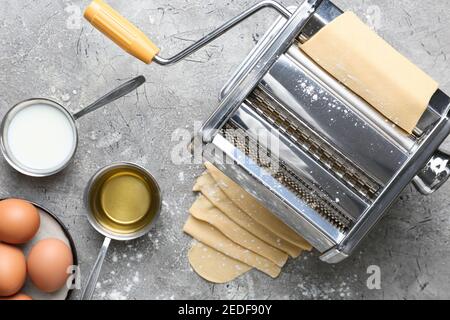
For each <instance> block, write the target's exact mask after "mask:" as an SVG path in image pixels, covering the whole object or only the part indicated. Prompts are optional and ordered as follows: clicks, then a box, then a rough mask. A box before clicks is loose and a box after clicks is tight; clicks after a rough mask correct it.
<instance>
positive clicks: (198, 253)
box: [188, 241, 252, 284]
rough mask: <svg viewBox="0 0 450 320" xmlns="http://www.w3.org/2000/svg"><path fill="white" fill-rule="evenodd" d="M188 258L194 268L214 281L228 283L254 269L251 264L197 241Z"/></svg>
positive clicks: (203, 276) (201, 275)
mask: <svg viewBox="0 0 450 320" xmlns="http://www.w3.org/2000/svg"><path fill="white" fill-rule="evenodd" d="M188 259H189V263H190V265H191V267H192V269H194V271H195V272H196V273H197V274H198V275H199V276H200V277H202V278H203V279H205V280H207V281H209V282H212V283H219V284H222V283H227V282H230V281H233V280H235V279H236V278H238V277H240V276H242V275H243V274H245V273H247V272H248V271H250V270H252V267H251V266H249V265H247V264H245V263H243V262H241V261H238V260H236V259H233V258H230V257H229V256H227V255H225V254H223V253H221V252H219V251H217V250H214V249H213V248H211V247H209V246H207V245H205V244H203V243H201V242H197V241H194V242H193V244H192V246H191V249H190V250H189V253H188Z"/></svg>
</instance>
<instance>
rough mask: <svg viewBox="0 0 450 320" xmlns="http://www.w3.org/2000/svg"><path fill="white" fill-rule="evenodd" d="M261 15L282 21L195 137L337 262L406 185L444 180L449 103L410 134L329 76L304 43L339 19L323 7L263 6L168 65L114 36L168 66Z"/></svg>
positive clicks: (316, 3)
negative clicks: (271, 12)
mask: <svg viewBox="0 0 450 320" xmlns="http://www.w3.org/2000/svg"><path fill="white" fill-rule="evenodd" d="M265 7H271V8H274V9H276V10H277V11H278V12H279V13H280V14H281V17H280V18H279V19H278V20H277V21H276V22H275V24H274V25H273V26H272V27H271V28H270V30H269V31H268V32H267V33H266V34H265V36H264V37H263V38H262V39H261V40H260V41H259V43H258V44H257V46H256V47H255V48H254V49H253V51H252V52H251V53H250V55H249V56H248V57H247V58H246V59H245V61H244V62H243V63H242V64H241V66H240V68H239V69H238V70H237V72H236V73H235V74H234V76H233V77H232V78H231V80H230V81H229V82H228V84H227V85H226V86H225V87H224V89H223V91H222V93H221V99H220V105H219V107H218V108H217V110H216V111H215V112H214V113H213V114H212V115H211V117H210V118H209V119H208V120H207V121H206V123H205V124H204V125H203V127H202V130H201V132H200V133H199V135H198V138H199V139H198V140H199V141H200V145H201V146H202V150H203V156H204V158H205V159H207V160H208V161H210V162H213V163H214V164H215V165H216V166H217V167H218V168H219V169H220V170H222V171H223V172H224V173H225V174H226V175H228V176H229V177H230V178H232V179H233V180H235V181H236V182H237V183H239V184H240V185H241V186H242V187H243V188H244V189H245V190H246V191H248V192H249V193H250V194H252V195H253V196H254V197H255V198H257V199H258V200H259V201H261V202H262V203H263V204H264V205H265V206H266V207H267V208H268V209H270V210H271V211H272V212H273V213H274V214H276V215H277V216H278V217H279V218H280V219H282V220H283V221H284V222H285V223H287V224H288V225H289V226H291V227H292V228H293V229H294V230H296V231H297V232H298V233H299V234H300V235H302V236H303V237H304V238H305V239H306V240H307V241H309V242H310V243H311V245H313V246H314V247H315V248H316V249H317V250H318V251H320V252H321V253H322V255H321V259H322V260H323V261H326V262H328V263H338V262H340V261H342V260H344V259H345V258H347V257H349V256H350V255H351V254H352V252H353V251H354V250H355V248H356V246H357V245H358V244H359V243H360V242H361V240H362V239H363V238H364V237H365V236H366V235H367V233H368V232H369V231H370V230H371V229H372V228H373V227H374V226H375V224H376V223H377V222H378V221H379V220H380V219H381V218H382V217H383V215H384V214H385V213H386V212H387V211H388V209H389V207H390V206H391V205H392V203H393V202H394V201H395V199H396V198H397V197H398V196H399V195H400V193H401V192H402V190H403V189H404V188H405V187H406V186H407V185H408V184H409V183H410V182H413V183H414V184H415V186H416V187H417V188H418V190H419V191H420V192H422V193H423V194H425V195H427V194H431V193H433V192H434V191H436V190H437V189H438V188H439V187H440V186H442V185H443V184H444V182H445V181H446V180H447V179H448V177H449V173H450V164H449V159H450V157H449V155H447V154H446V153H445V152H443V151H441V150H440V146H441V144H442V143H443V142H444V140H445V139H446V138H447V136H448V135H449V133H450V122H449V119H448V112H449V107H450V98H449V97H448V96H447V95H445V94H444V93H443V92H442V91H440V90H437V91H436V93H435V94H434V95H433V97H432V99H431V100H430V102H429V105H428V108H427V110H426V111H425V113H424V114H423V116H422V118H421V119H420V121H419V123H418V124H417V126H416V128H415V130H414V132H413V133H412V134H409V133H407V132H405V131H403V130H401V129H400V128H398V127H396V126H395V125H393V124H392V123H391V122H389V121H388V120H386V118H385V117H384V116H382V115H381V114H380V113H379V112H378V111H376V110H375V109H374V108H373V107H371V106H370V105H369V104H368V103H367V102H365V101H364V100H363V99H362V98H360V97H359V96H357V95H356V94H354V93H353V92H351V91H350V90H349V89H347V87H345V86H344V85H343V84H341V83H340V82H338V81H337V80H336V79H334V78H333V77H332V76H331V75H330V74H328V73H327V72H325V71H324V70H323V69H322V68H320V67H319V66H318V65H317V64H316V63H315V62H313V61H312V60H311V59H310V58H309V57H308V56H306V55H305V54H304V53H302V51H301V50H300V49H299V44H301V43H304V42H305V41H307V40H308V39H310V38H311V37H313V36H314V35H315V34H316V33H317V32H318V31H319V30H321V29H322V28H323V27H324V26H326V25H327V24H328V23H330V22H332V21H333V20H334V19H335V18H337V17H338V16H340V15H341V14H342V13H343V12H342V11H341V10H340V9H339V8H338V7H336V6H335V5H334V4H333V3H332V2H330V1H328V0H322V1H320V0H307V1H304V2H303V3H302V4H301V5H299V7H295V8H289V9H286V8H284V7H282V6H281V5H280V4H278V3H277V2H274V1H262V2H260V3H259V4H257V5H256V6H254V7H253V8H251V9H249V10H248V11H246V12H244V13H242V14H241V15H240V16H238V17H236V18H235V19H233V20H231V21H230V22H228V23H226V24H225V25H223V26H222V27H220V28H219V29H217V30H216V31H214V32H212V33H211V34H209V35H207V36H206V37H204V38H203V39H201V40H200V41H198V42H196V43H194V44H193V45H192V46H190V47H189V48H187V49H185V50H184V51H182V52H181V53H179V54H177V55H175V56H174V57H172V58H168V59H166V58H162V57H161V56H160V55H159V50H158V49H155V47H151V48H150V49H149V50H150V51H152V52H151V54H150V55H149V56H147V59H146V58H145V55H144V58H143V56H142V55H139V54H138V53H137V52H134V51H133V50H130V48H129V47H126V45H124V43H122V42H121V39H118V38H117V37H116V38H114V37H111V38H112V39H113V40H114V41H116V42H117V43H118V44H119V45H121V46H122V47H124V48H125V49H126V50H127V51H129V52H130V53H132V54H134V55H135V56H137V57H138V58H140V59H141V60H143V61H145V62H148V63H149V62H151V61H154V62H156V63H158V64H161V65H168V64H171V63H175V62H178V61H180V60H181V59H183V58H184V57H186V56H187V55H189V54H191V53H193V52H195V51H196V50H198V49H199V48H201V47H202V46H204V45H205V44H207V43H209V42H210V41H212V40H214V39H216V38H217V37H219V36H220V35H221V34H223V33H224V32H225V31H227V30H228V29H230V28H231V27H233V26H235V25H236V24H237V23H239V22H240V21H242V20H243V19H245V18H247V17H248V16H250V15H252V14H253V13H255V12H257V11H259V10H260V9H262V8H265ZM92 20H93V19H90V21H91V22H93V21H92ZM93 24H94V25H95V23H93ZM97 27H98V28H99V29H102V28H104V24H102V25H101V26H100V27H99V26H98V25H97ZM102 31H103V32H105V30H102ZM105 33H107V32H105ZM355 58H357V57H355Z"/></svg>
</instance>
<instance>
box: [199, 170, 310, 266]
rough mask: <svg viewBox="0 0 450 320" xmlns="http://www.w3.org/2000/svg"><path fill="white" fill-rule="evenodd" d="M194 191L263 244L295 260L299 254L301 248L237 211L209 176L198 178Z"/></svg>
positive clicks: (236, 207) (237, 208) (239, 210)
mask: <svg viewBox="0 0 450 320" xmlns="http://www.w3.org/2000/svg"><path fill="white" fill-rule="evenodd" d="M194 191H199V192H201V193H202V194H203V195H204V196H205V197H206V198H208V200H209V201H211V202H212V203H213V204H214V205H215V206H216V207H217V208H219V209H220V211H222V212H223V213H225V214H226V215H227V216H228V217H229V218H230V219H231V220H233V221H234V222H236V223H237V224H238V225H239V226H241V227H242V228H244V229H245V230H247V231H248V232H250V233H251V234H253V235H254V236H256V237H258V238H259V239H261V240H263V241H264V242H266V243H268V244H270V245H271V246H273V247H275V248H278V249H280V250H282V251H284V252H286V253H287V254H289V255H290V256H291V257H293V258H297V257H298V256H299V255H300V254H301V252H302V249H301V248H299V247H297V246H294V245H293V244H292V243H290V242H287V241H285V240H283V239H281V238H280V237H278V236H276V235H275V234H274V233H273V232H271V231H270V230H269V229H267V228H266V227H264V226H263V225H261V224H260V223H259V222H257V221H256V220H253V219H252V218H251V217H250V216H249V215H248V214H246V213H245V212H243V211H242V210H241V209H239V207H238V206H236V205H235V204H234V203H233V201H231V200H230V199H229V198H228V197H227V196H226V194H225V193H224V192H223V191H222V189H220V187H219V186H218V185H217V183H216V181H215V180H214V179H213V178H212V177H211V175H209V174H204V175H202V176H200V177H199V178H198V179H197V182H196V184H195V186H194Z"/></svg>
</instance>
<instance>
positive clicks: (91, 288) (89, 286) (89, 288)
mask: <svg viewBox="0 0 450 320" xmlns="http://www.w3.org/2000/svg"><path fill="white" fill-rule="evenodd" d="M110 244H111V239H110V238H105V241H104V242H103V246H102V248H101V250H100V253H99V255H98V257H97V260H96V261H95V264H94V267H93V269H92V271H91V274H90V275H89V279H88V281H87V283H86V286H85V288H84V290H83V294H82V295H81V300H92V297H93V296H94V292H95V288H96V286H97V281H98V278H99V276H100V272H101V271H102V267H103V262H104V261H105V257H106V254H107V252H108V248H109V245H110Z"/></svg>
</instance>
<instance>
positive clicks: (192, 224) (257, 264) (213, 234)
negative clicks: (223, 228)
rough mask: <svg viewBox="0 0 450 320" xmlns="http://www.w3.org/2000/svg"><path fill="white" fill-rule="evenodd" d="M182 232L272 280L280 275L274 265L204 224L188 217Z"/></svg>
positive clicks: (279, 271) (279, 270) (278, 269)
mask: <svg viewBox="0 0 450 320" xmlns="http://www.w3.org/2000/svg"><path fill="white" fill-rule="evenodd" d="M183 230H184V232H186V233H187V234H189V235H190V236H191V237H193V238H194V239H196V240H197V241H199V242H201V243H203V244H206V245H207V246H210V247H211V248H213V249H215V250H217V251H219V252H221V253H223V254H225V255H227V256H229V257H230V258H233V259H235V260H238V261H241V262H243V263H245V264H247V265H249V266H252V267H254V268H256V269H258V270H259V271H261V272H264V273H266V274H268V275H269V276H271V277H272V278H276V277H278V276H279V275H280V273H281V268H280V267H279V266H277V265H276V264H275V263H273V262H272V261H270V260H269V259H266V258H264V257H262V256H260V255H258V254H256V253H254V252H252V251H250V250H248V249H245V248H243V247H241V246H240V245H238V244H237V243H235V242H233V241H231V240H230V239H228V238H227V237H226V236H225V235H224V234H223V233H221V232H220V231H219V230H217V229H216V228H214V227H213V226H211V225H210V224H208V223H206V222H203V221H200V220H198V219H195V218H194V217H192V216H189V218H188V221H187V222H186V224H185V225H184V229H183Z"/></svg>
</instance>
